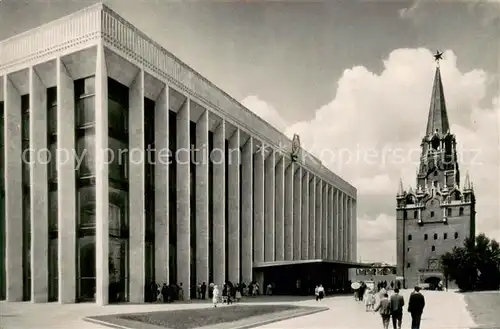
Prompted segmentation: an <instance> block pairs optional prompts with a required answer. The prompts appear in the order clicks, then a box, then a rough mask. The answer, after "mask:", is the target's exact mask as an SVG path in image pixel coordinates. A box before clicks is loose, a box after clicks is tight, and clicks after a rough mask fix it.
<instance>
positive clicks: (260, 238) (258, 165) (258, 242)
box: [253, 142, 265, 263]
mask: <svg viewBox="0 0 500 329" xmlns="http://www.w3.org/2000/svg"><path fill="white" fill-rule="evenodd" d="M260 143H261V144H259V145H260V150H258V151H257V152H256V153H255V154H254V160H253V261H254V262H255V263H260V262H263V261H264V236H265V229H264V208H265V190H264V185H265V184H264V171H265V170H264V167H265V165H264V161H265V153H264V145H263V143H262V142H260Z"/></svg>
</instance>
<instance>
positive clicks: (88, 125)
mask: <svg viewBox="0 0 500 329" xmlns="http://www.w3.org/2000/svg"><path fill="white" fill-rule="evenodd" d="M74 90H75V141H76V151H77V154H78V157H79V159H82V162H81V165H80V166H79V167H78V168H77V170H76V187H77V189H76V204H77V228H76V230H77V232H76V235H77V287H76V288H77V301H80V302H85V301H95V289H96V278H95V277H96V259H95V256H96V255H95V229H96V222H95V201H96V199H95V176H96V168H95V78H94V76H90V77H87V78H83V79H79V80H75V81H74ZM51 146H54V147H55V143H53V144H51ZM54 150H55V149H54ZM51 171H52V172H53V173H55V171H56V169H55V168H54V167H51ZM56 177H57V176H53V179H56Z"/></svg>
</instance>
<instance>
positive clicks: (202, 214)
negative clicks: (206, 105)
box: [195, 110, 210, 283]
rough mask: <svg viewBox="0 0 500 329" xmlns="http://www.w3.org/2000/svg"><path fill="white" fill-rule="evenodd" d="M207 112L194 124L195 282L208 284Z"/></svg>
mask: <svg viewBox="0 0 500 329" xmlns="http://www.w3.org/2000/svg"><path fill="white" fill-rule="evenodd" d="M209 115H210V113H209V112H208V110H205V111H204V112H203V114H202V115H201V116H200V118H199V119H198V122H197V123H196V154H195V157H196V159H195V165H196V169H195V170H196V189H195V193H196V282H197V283H201V282H208V268H209V266H208V259H209V258H208V257H209V256H208V250H209V249H208V234H209V227H208V207H209V204H208V162H209V158H208V152H209V151H210V149H209V145H208V127H209V126H208V124H209Z"/></svg>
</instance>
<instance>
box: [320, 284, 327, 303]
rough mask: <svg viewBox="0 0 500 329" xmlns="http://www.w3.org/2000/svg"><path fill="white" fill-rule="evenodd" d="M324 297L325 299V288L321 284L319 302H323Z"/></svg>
mask: <svg viewBox="0 0 500 329" xmlns="http://www.w3.org/2000/svg"><path fill="white" fill-rule="evenodd" d="M323 297H325V288H323V285H322V284H320V285H319V287H318V298H319V300H320V301H321V300H323Z"/></svg>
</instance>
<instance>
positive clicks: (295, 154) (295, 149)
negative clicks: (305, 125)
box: [290, 134, 300, 162]
mask: <svg viewBox="0 0 500 329" xmlns="http://www.w3.org/2000/svg"><path fill="white" fill-rule="evenodd" d="M299 152H300V137H299V135H297V134H294V135H293V139H292V152H291V154H290V157H291V158H292V162H297V160H298V159H299Z"/></svg>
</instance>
